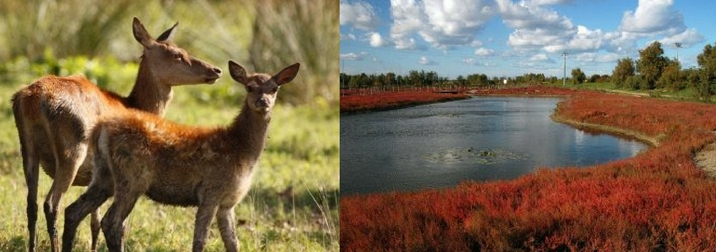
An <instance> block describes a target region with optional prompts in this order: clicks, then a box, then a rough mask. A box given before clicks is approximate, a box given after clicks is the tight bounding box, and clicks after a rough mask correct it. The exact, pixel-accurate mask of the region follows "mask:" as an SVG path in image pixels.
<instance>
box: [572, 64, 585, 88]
mask: <svg viewBox="0 0 716 252" xmlns="http://www.w3.org/2000/svg"><path fill="white" fill-rule="evenodd" d="M586 80H587V75H586V74H584V72H583V71H582V69H580V68H575V69H572V83H574V84H579V83H584V81H586Z"/></svg>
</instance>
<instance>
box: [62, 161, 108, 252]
mask: <svg viewBox="0 0 716 252" xmlns="http://www.w3.org/2000/svg"><path fill="white" fill-rule="evenodd" d="M98 173H101V172H98ZM108 180H109V181H107V180H105V181H101V180H95V181H96V182H97V183H95V181H93V183H92V184H91V185H90V186H89V187H88V188H87V191H85V193H83V194H82V195H81V196H80V197H79V198H78V199H77V201H75V202H73V203H72V204H70V206H68V207H67V209H65V231H64V233H63V234H62V251H67V252H69V251H72V243H73V242H74V239H75V234H76V233H77V226H79V225H80V223H81V222H82V220H83V219H84V218H85V217H87V215H88V214H90V212H91V213H92V251H96V249H97V235H98V233H99V220H98V219H99V207H100V206H101V205H102V203H104V202H105V201H107V199H108V198H109V197H111V196H112V194H113V191H112V190H113V186H112V180H111V177H110V178H109V179H108ZM95 218H97V220H95Z"/></svg>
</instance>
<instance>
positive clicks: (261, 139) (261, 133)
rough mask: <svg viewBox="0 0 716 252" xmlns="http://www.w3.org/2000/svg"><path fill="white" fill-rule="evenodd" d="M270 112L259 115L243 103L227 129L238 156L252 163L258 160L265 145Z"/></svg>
mask: <svg viewBox="0 0 716 252" xmlns="http://www.w3.org/2000/svg"><path fill="white" fill-rule="evenodd" d="M270 121H271V112H268V113H259V112H256V111H253V110H251V109H250V108H249V106H248V104H246V103H244V106H243V107H242V108H241V112H240V113H239V116H237V117H236V119H235V120H234V122H233V123H232V124H231V126H230V127H229V139H231V141H233V144H232V145H233V146H234V150H236V151H238V152H240V153H237V154H238V156H242V157H243V158H249V160H252V163H253V162H255V161H256V160H258V158H259V156H260V155H261V152H262V151H263V149H264V146H265V144H266V135H267V131H268V125H269V122H270Z"/></svg>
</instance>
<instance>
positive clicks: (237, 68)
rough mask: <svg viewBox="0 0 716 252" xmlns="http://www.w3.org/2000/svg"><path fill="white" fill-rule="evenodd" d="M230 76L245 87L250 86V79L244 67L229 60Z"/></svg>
mask: <svg viewBox="0 0 716 252" xmlns="http://www.w3.org/2000/svg"><path fill="white" fill-rule="evenodd" d="M229 74H231V78H234V80H235V81H238V82H239V83H241V84H244V85H246V84H248V77H247V76H246V70H245V69H244V67H242V66H241V65H239V64H238V63H236V62H234V61H231V60H229Z"/></svg>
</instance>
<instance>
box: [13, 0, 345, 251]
mask: <svg viewBox="0 0 716 252" xmlns="http://www.w3.org/2000/svg"><path fill="white" fill-rule="evenodd" d="M89 2H90V1H88V0H71V1H64V2H61V3H60V2H57V1H49V0H48V1H45V0H38V1H28V2H18V1H7V0H0V60H1V61H0V62H1V63H0V128H2V129H4V130H2V131H0V212H3V213H5V214H4V215H3V217H0V251H26V250H27V248H26V244H27V240H26V239H27V237H28V234H27V229H26V220H27V218H26V214H25V208H26V199H25V197H26V193H27V190H26V187H25V181H24V177H23V172H22V158H21V157H20V150H19V142H18V138H17V131H16V129H15V123H14V120H13V119H12V111H11V108H10V97H11V96H12V94H13V93H14V92H15V91H17V90H18V89H19V88H21V87H23V86H24V85H27V84H29V83H31V82H32V81H33V80H35V79H37V78H39V77H41V76H43V75H48V74H55V75H70V74H82V75H85V76H86V77H87V78H89V79H90V80H92V81H93V82H95V83H97V84H98V85H100V86H102V87H105V88H107V89H109V90H112V91H115V92H117V93H119V94H121V95H127V94H128V93H129V91H130V90H131V86H132V85H133V83H134V79H135V77H136V73H137V68H138V65H137V64H138V61H139V56H141V46H140V45H139V44H138V43H137V42H136V41H135V40H134V38H133V37H132V31H131V20H132V17H134V16H136V17H138V18H139V19H140V20H141V21H142V22H143V23H144V25H145V26H146V27H147V30H148V31H149V32H150V33H151V34H152V35H154V36H158V35H159V33H161V32H162V31H164V30H165V29H167V28H169V27H171V25H173V24H174V22H179V26H178V27H177V30H176V31H175V33H174V35H173V41H174V42H175V43H176V44H177V45H179V46H180V47H182V48H184V49H186V50H187V51H188V52H189V54H191V55H193V56H196V57H198V58H201V59H205V60H206V61H208V62H210V63H212V64H214V65H216V66H219V67H221V68H222V69H224V70H225V71H224V74H223V76H222V78H221V79H220V80H219V81H218V82H217V83H216V84H213V85H198V86H181V87H176V88H175V89H174V99H173V101H172V103H171V104H170V105H169V108H168V112H167V114H166V117H167V118H168V119H170V120H173V121H177V122H181V123H184V124H189V125H202V126H219V125H227V124H228V123H229V122H230V121H231V120H232V119H233V118H234V117H235V116H236V115H237V114H238V111H239V109H240V104H242V101H243V96H244V94H245V91H244V90H243V88H241V87H240V86H239V85H238V84H237V83H235V82H234V81H233V80H232V79H231V77H230V76H229V75H228V72H226V70H227V63H226V62H227V61H228V60H229V59H233V60H235V61H237V62H240V63H241V64H242V65H244V66H245V67H247V70H249V72H253V71H262V72H269V73H275V72H277V71H279V70H280V69H282V68H283V67H285V66H288V65H289V64H291V63H294V62H300V63H301V64H302V66H301V70H300V71H299V75H298V77H297V78H296V79H295V80H294V81H293V82H292V83H290V84H288V85H287V86H286V87H285V88H283V89H282V91H281V94H280V95H279V98H278V100H279V104H278V105H276V107H275V109H274V112H273V118H272V123H271V125H270V127H269V139H268V142H267V146H266V149H265V151H264V153H263V155H262V156H261V159H260V161H259V167H258V170H257V174H256V176H255V178H254V184H253V187H252V189H251V191H250V192H249V195H248V196H247V197H246V198H245V199H244V201H243V202H241V203H240V204H239V205H237V207H236V218H237V226H238V227H237V235H238V236H239V241H240V247H241V249H242V250H243V251H337V250H339V245H338V242H339V233H340V223H339V201H340V190H339V180H340V178H339V176H340V175H339V174H340V172H339V169H340V168H339V152H340V147H339V146H340V145H339V108H338V59H337V57H335V55H337V54H338V41H339V39H338V29H337V27H338V1H293V2H291V3H290V4H283V3H281V2H280V1H268V2H262V3H261V5H259V4H257V3H255V2H253V1H193V2H183V1H180V2H173V1H150V2H148V3H146V4H142V5H138V4H137V3H136V2H134V1H129V0H121V1H117V2H113V3H112V5H111V6H104V5H103V6H102V8H103V9H100V8H99V6H98V5H96V4H91V3H89ZM80 6H87V7H86V8H85V7H80ZM307 13H310V15H308V14H307ZM317 13H320V14H317ZM62 29H64V30H68V31H70V32H74V35H75V36H73V35H72V34H66V33H63V32H58V31H60V30H62ZM299 29H300V30H299ZM299 31H300V32H299ZM78 34H79V35H81V36H76V35H78ZM78 37H82V38H83V39H79V38H78ZM271 37H276V38H277V39H276V40H270V39H268V38H271ZM319 49H320V50H319ZM319 52H320V53H319ZM39 184H40V189H39V194H38V204H39V205H40V210H39V212H38V222H37V232H38V244H39V251H46V250H49V246H50V244H49V239H48V236H47V231H46V230H47V229H46V228H47V227H46V224H45V223H46V222H45V218H44V213H43V211H42V207H41V206H42V201H44V197H45V195H46V193H47V192H48V191H49V187H50V185H51V179H50V178H49V177H48V176H46V175H44V174H43V175H41V176H40V181H39ZM84 189H85V188H84V187H73V188H71V190H70V192H69V193H67V194H66V196H64V197H63V200H62V208H63V209H64V207H66V206H67V205H69V204H70V203H71V202H72V201H74V200H75V199H76V198H77V197H78V196H79V195H80V194H81V193H83V192H84ZM108 206H109V204H108V203H106V204H105V205H104V206H103V207H102V210H101V211H102V213H104V212H105V211H106V208H107V207H108ZM195 212H196V208H177V207H171V206H163V205H159V204H156V203H153V202H151V201H150V200H148V199H146V198H143V199H140V200H139V202H138V203H137V206H136V207H135V209H134V211H133V212H132V214H130V216H129V218H128V222H127V233H126V236H125V237H126V241H127V249H128V251H186V250H187V249H188V248H189V247H191V244H192V235H193V227H194V214H195ZM57 224H58V229H59V230H60V232H62V231H61V230H63V224H64V212H61V213H60V218H59V220H58V223H57ZM89 242H90V232H89V221H88V220H85V221H84V222H83V223H82V225H81V226H80V228H79V229H78V237H77V240H76V244H75V250H76V251H88V250H89ZM206 250H207V251H223V250H224V247H223V243H222V241H221V238H220V235H219V232H218V229H217V227H216V223H213V224H212V229H211V233H210V236H209V240H208V246H207V249H206ZM100 251H106V247H105V246H104V237H103V236H100Z"/></svg>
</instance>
